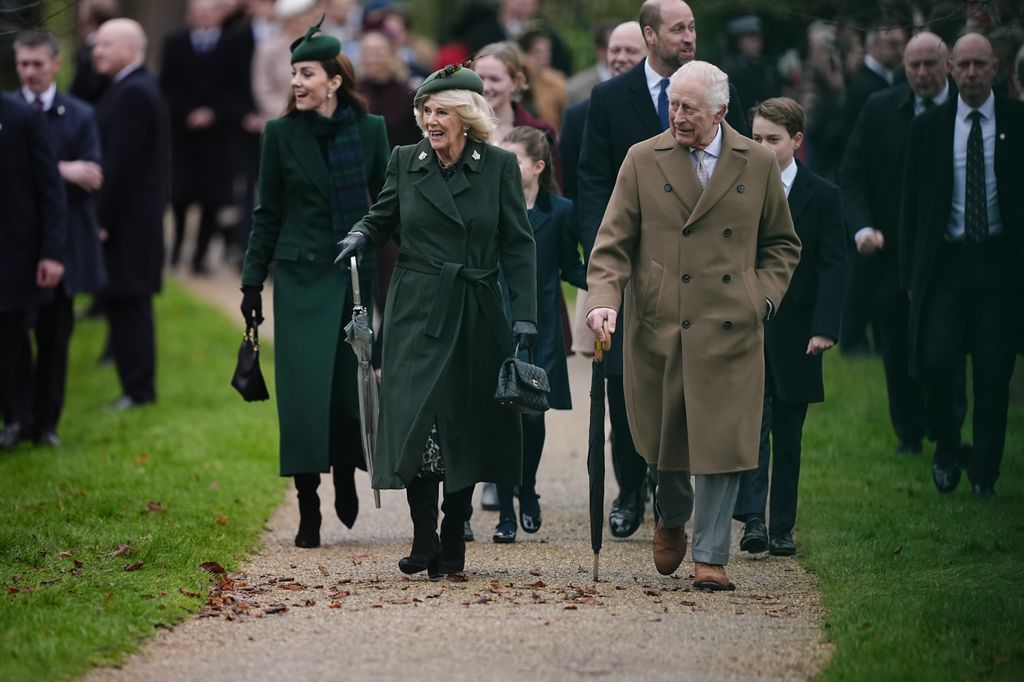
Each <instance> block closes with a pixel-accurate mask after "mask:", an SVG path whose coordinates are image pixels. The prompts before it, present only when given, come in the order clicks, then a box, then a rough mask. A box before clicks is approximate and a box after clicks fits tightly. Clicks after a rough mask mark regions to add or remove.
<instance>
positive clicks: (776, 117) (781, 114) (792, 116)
mask: <svg viewBox="0 0 1024 682" xmlns="http://www.w3.org/2000/svg"><path fill="white" fill-rule="evenodd" d="M755 116H760V117H761V118H763V119H765V120H766V121H771V122H772V123H774V124H775V125H780V126H782V127H783V128H785V129H786V132H787V133H789V136H790V137H793V136H794V135H796V134H797V133H802V132H803V131H804V110H803V107H801V106H800V105H799V104H797V103H796V101H795V100H792V99H790V98H789V97H772V98H771V99H766V100H765V101H763V102H761V103H760V104H758V105H757V106H755V107H753V108H751V110H750V120H751V121H753V120H754V117H755Z"/></svg>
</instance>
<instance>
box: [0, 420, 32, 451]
mask: <svg viewBox="0 0 1024 682" xmlns="http://www.w3.org/2000/svg"><path fill="white" fill-rule="evenodd" d="M25 436H26V434H25V429H23V428H21V422H11V423H10V424H7V425H6V426H4V430H3V431H0V450H11V449H13V448H15V447H17V445H18V443H20V442H21V441H23V440H25Z"/></svg>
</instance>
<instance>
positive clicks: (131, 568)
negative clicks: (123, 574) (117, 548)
mask: <svg viewBox="0 0 1024 682" xmlns="http://www.w3.org/2000/svg"><path fill="white" fill-rule="evenodd" d="M140 568H142V562H141V561H134V562H132V563H130V564H127V565H126V566H125V567H124V570H126V571H137V570H139V569H140Z"/></svg>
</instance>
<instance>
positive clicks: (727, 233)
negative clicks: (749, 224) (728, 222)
mask: <svg viewBox="0 0 1024 682" xmlns="http://www.w3.org/2000/svg"><path fill="white" fill-rule="evenodd" d="M722 236H723V237H725V238H726V239H732V228H731V227H727V228H725V229H724V230H722Z"/></svg>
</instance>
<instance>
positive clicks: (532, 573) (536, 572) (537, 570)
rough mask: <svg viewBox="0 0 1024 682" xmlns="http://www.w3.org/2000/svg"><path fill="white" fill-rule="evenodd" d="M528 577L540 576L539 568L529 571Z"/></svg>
mask: <svg viewBox="0 0 1024 682" xmlns="http://www.w3.org/2000/svg"><path fill="white" fill-rule="evenodd" d="M530 575H535V576H539V575H540V569H539V568H535V569H533V570H532V571H530Z"/></svg>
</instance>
